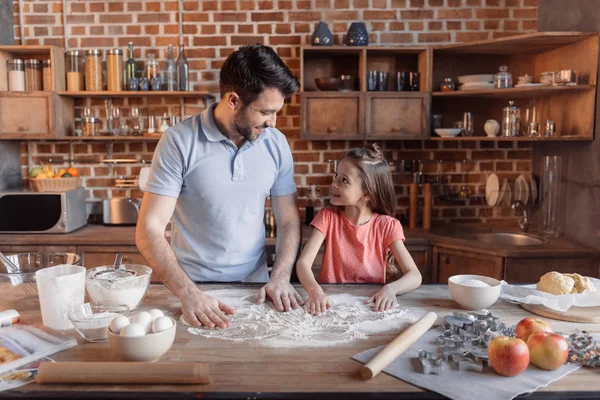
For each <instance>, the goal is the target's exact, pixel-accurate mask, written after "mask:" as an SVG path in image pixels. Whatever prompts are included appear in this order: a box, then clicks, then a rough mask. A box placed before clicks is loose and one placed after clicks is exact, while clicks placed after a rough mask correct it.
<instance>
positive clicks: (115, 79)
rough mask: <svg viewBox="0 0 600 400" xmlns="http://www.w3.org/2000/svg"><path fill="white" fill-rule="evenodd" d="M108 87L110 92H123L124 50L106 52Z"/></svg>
mask: <svg viewBox="0 0 600 400" xmlns="http://www.w3.org/2000/svg"><path fill="white" fill-rule="evenodd" d="M106 78H107V79H106V80H107V82H106V86H107V88H108V91H109V92H120V91H122V90H123V50H121V49H110V50H107V51H106Z"/></svg>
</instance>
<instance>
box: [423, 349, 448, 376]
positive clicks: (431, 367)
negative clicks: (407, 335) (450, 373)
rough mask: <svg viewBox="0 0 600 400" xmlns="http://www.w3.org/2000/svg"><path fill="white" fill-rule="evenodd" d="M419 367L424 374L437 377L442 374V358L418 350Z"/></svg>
mask: <svg viewBox="0 0 600 400" xmlns="http://www.w3.org/2000/svg"><path fill="white" fill-rule="evenodd" d="M419 366H420V367H421V372H422V373H424V374H435V375H439V374H440V373H441V372H442V357H440V356H438V355H437V354H436V353H431V352H429V351H427V350H419Z"/></svg>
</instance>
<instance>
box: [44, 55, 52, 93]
mask: <svg viewBox="0 0 600 400" xmlns="http://www.w3.org/2000/svg"><path fill="white" fill-rule="evenodd" d="M42 68H43V72H42V76H43V79H42V80H43V85H44V90H45V91H49V92H50V91H52V90H53V89H54V87H53V86H54V85H52V64H51V62H50V60H44V61H43V62H42Z"/></svg>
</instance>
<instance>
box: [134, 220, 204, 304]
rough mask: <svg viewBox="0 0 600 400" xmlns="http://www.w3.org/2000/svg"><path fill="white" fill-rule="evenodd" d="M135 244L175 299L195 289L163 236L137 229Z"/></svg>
mask: <svg viewBox="0 0 600 400" xmlns="http://www.w3.org/2000/svg"><path fill="white" fill-rule="evenodd" d="M135 242H136V245H137V247H138V250H139V251H140V253H141V254H142V256H143V257H144V259H145V260H146V262H147V263H148V264H149V265H150V268H152V271H154V272H155V273H156V274H157V275H158V277H159V279H160V280H161V281H162V282H163V284H164V285H165V286H166V287H167V288H168V289H169V290H170V291H171V292H173V294H175V295H176V296H177V297H181V294H182V293H184V292H185V291H188V290H191V289H193V288H195V287H196V285H195V284H194V282H192V280H191V279H190V278H189V277H188V276H187V274H186V273H185V271H184V270H183V269H182V268H181V266H180V265H179V263H178V262H177V258H176V257H175V253H174V252H173V249H172V248H171V246H170V245H169V242H168V241H167V239H166V238H165V236H164V234H156V233H152V232H149V231H147V230H145V229H139V228H138V229H137V231H136V238H135Z"/></svg>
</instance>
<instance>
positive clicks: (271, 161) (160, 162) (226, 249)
mask: <svg viewBox="0 0 600 400" xmlns="http://www.w3.org/2000/svg"><path fill="white" fill-rule="evenodd" d="M215 106H216V104H213V105H211V106H210V107H208V108H207V109H206V110H205V111H203V112H202V113H200V114H198V115H195V116H194V117H191V118H189V119H187V120H185V121H182V122H181V123H179V124H177V125H176V126H174V127H172V128H170V129H169V130H168V131H166V132H165V133H164V134H163V136H162V137H161V139H160V141H159V143H158V146H157V148H156V151H155V152H154V157H153V159H152V170H151V172H150V177H149V179H148V183H147V186H146V191H147V192H151V193H156V194H159V195H164V196H169V197H175V198H177V205H176V207H175V212H174V214H173V224H172V237H171V246H172V247H173V250H174V252H175V256H176V257H177V261H178V262H179V264H180V265H181V266H182V267H183V269H184V270H185V272H186V273H187V274H188V276H189V277H190V278H191V279H192V280H194V281H202V282H206V281H219V282H232V281H245V282H266V281H267V280H268V279H269V276H268V272H267V264H266V257H265V227H264V222H263V216H264V205H265V200H266V198H267V197H268V196H286V195H289V194H292V193H294V192H295V191H296V185H295V184H294V163H293V160H292V153H291V151H290V147H289V145H288V143H287V140H286V138H285V136H284V135H283V134H282V133H281V132H279V131H278V130H277V129H275V128H266V129H265V130H264V131H263V132H262V133H261V134H260V136H259V138H258V139H257V140H256V141H254V142H249V141H246V142H245V143H244V144H243V146H242V147H241V148H239V149H238V148H237V147H236V146H235V145H234V144H233V142H232V141H231V140H229V139H228V138H227V137H225V136H224V135H223V134H222V133H221V132H220V131H219V130H218V128H217V126H216V125H215V121H214V119H213V109H214V107H215Z"/></svg>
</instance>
